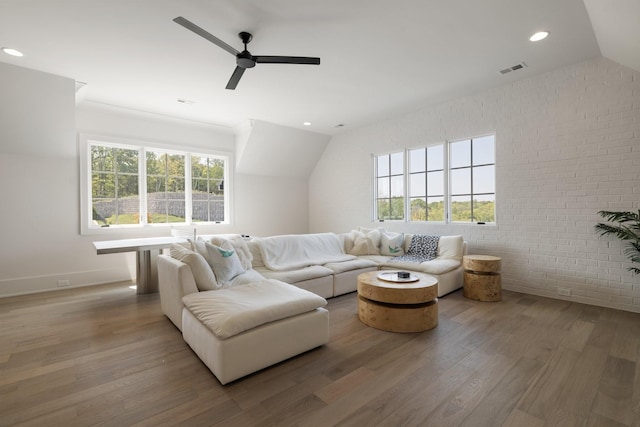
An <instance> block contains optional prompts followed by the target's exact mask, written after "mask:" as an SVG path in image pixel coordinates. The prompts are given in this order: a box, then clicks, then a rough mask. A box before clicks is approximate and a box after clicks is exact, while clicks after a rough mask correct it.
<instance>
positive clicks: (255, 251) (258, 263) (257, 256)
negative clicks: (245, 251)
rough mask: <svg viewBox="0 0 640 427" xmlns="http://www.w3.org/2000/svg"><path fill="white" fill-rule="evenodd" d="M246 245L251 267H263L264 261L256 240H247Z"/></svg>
mask: <svg viewBox="0 0 640 427" xmlns="http://www.w3.org/2000/svg"><path fill="white" fill-rule="evenodd" d="M247 247H248V248H249V252H251V257H252V259H251V265H252V267H253V268H261V267H264V262H263V261H262V252H260V244H259V243H258V242H257V241H256V240H249V241H248V242H247Z"/></svg>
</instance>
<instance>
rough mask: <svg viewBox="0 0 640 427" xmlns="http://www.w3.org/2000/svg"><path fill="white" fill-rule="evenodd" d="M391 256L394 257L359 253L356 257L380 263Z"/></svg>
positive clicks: (386, 260)
mask: <svg viewBox="0 0 640 427" xmlns="http://www.w3.org/2000/svg"><path fill="white" fill-rule="evenodd" d="M393 258H395V257H392V256H388V255H360V256H359V257H358V259H366V260H369V261H373V262H375V263H376V264H378V265H382V264H384V263H386V262H388V261H389V260H391V259H393Z"/></svg>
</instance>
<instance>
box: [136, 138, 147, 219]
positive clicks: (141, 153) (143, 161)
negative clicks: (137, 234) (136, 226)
mask: <svg viewBox="0 0 640 427" xmlns="http://www.w3.org/2000/svg"><path fill="white" fill-rule="evenodd" d="M138 182H139V184H138V194H140V224H142V225H143V226H146V225H148V224H147V153H146V151H145V148H144V147H140V149H139V150H138Z"/></svg>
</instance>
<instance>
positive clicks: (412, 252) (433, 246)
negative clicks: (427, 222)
mask: <svg viewBox="0 0 640 427" xmlns="http://www.w3.org/2000/svg"><path fill="white" fill-rule="evenodd" d="M439 240H440V236H427V235H424V234H414V235H413V237H411V244H410V245H409V250H408V251H407V254H406V255H402V256H399V257H396V258H393V259H391V260H390V262H417V263H421V262H425V261H431V260H432V259H435V258H437V257H438V241H439Z"/></svg>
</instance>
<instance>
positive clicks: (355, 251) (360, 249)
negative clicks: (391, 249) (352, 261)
mask: <svg viewBox="0 0 640 427" xmlns="http://www.w3.org/2000/svg"><path fill="white" fill-rule="evenodd" d="M352 233H354V234H355V237H354V239H353V248H351V252H349V253H350V254H351V255H380V231H378V230H371V231H369V232H368V233H366V234H365V233H362V232H360V231H357V230H353V231H352Z"/></svg>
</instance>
